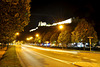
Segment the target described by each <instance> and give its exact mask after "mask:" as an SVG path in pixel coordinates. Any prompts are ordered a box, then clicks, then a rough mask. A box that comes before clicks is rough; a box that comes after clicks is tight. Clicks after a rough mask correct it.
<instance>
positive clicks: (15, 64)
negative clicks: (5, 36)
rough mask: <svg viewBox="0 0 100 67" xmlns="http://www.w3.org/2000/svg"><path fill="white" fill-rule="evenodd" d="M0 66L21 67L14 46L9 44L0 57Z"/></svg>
mask: <svg viewBox="0 0 100 67" xmlns="http://www.w3.org/2000/svg"><path fill="white" fill-rule="evenodd" d="M0 67H22V66H21V64H20V62H19V59H18V58H17V54H16V47H15V46H9V48H8V50H7V51H6V53H5V54H4V56H3V57H2V58H1V59H0Z"/></svg>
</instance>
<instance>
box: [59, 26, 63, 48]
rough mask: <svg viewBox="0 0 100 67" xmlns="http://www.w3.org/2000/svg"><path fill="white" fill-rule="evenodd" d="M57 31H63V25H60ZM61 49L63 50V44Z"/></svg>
mask: <svg viewBox="0 0 100 67" xmlns="http://www.w3.org/2000/svg"><path fill="white" fill-rule="evenodd" d="M59 29H61V30H62V29H63V25H60V26H59ZM62 49H63V44H62Z"/></svg>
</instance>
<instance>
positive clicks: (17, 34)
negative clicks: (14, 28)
mask: <svg viewBox="0 0 100 67" xmlns="http://www.w3.org/2000/svg"><path fill="white" fill-rule="evenodd" d="M17 36H19V32H16V33H15V38H16V41H17Z"/></svg>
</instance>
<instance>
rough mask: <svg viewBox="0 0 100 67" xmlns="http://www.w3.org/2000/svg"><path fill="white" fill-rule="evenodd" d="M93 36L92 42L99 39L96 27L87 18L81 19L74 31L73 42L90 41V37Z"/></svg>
mask: <svg viewBox="0 0 100 67" xmlns="http://www.w3.org/2000/svg"><path fill="white" fill-rule="evenodd" d="M90 36H91V37H93V39H92V42H94V43H96V42H97V41H98V37H97V32H96V31H95V29H94V27H93V26H92V25H91V24H90V23H88V22H87V21H86V20H85V19H81V20H80V22H79V23H78V25H77V26H76V28H75V30H74V31H73V32H72V38H71V39H72V42H80V41H82V42H88V37H90Z"/></svg>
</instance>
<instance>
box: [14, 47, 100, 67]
mask: <svg viewBox="0 0 100 67" xmlns="http://www.w3.org/2000/svg"><path fill="white" fill-rule="evenodd" d="M16 52H17V55H18V58H19V60H20V62H21V64H22V66H23V67H100V65H99V63H100V62H99V61H98V58H99V57H98V56H100V54H99V55H97V57H98V58H93V57H89V56H88V55H87V54H85V53H82V54H81V53H80V52H78V51H65V50H58V49H50V48H41V47H36V46H28V45H16ZM89 54H90V53H89ZM93 55H95V54H93Z"/></svg>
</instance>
